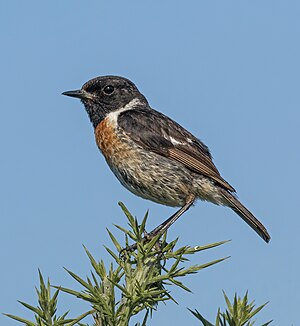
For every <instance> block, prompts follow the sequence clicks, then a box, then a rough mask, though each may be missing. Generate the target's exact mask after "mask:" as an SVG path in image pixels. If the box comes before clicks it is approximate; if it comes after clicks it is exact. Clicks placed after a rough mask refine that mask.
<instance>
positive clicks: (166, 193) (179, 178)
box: [62, 76, 270, 242]
mask: <svg viewBox="0 0 300 326" xmlns="http://www.w3.org/2000/svg"><path fill="white" fill-rule="evenodd" d="M62 94H63V95H67V96H71V97H76V98H79V99H81V101H82V103H83V104H84V106H85V109H86V111H87V113H88V116H89V118H90V120H91V122H92V124H93V126H94V131H95V138H96V142H97V145H98V147H99V149H100V150H101V152H102V154H103V155H104V157H105V159H106V162H107V163H108V165H109V167H110V168H111V170H112V172H113V173H114V174H115V176H116V177H117V178H118V179H119V181H120V182H121V184H122V185H123V186H124V187H125V188H127V189H128V190H130V191H131V192H133V193H134V194H136V195H137V196H140V197H142V198H145V199H149V200H152V201H154V202H157V203H160V204H164V205H167V206H173V207H181V208H180V209H179V210H178V211H177V212H176V213H175V214H173V215H172V216H171V217H170V218H168V219H167V220H166V221H165V222H163V223H162V224H160V225H159V226H158V227H157V228H155V229H154V230H153V231H152V232H151V233H149V234H148V236H149V235H150V236H154V235H157V234H158V233H160V234H162V233H164V232H165V231H166V230H167V229H168V228H169V227H170V226H171V225H172V224H173V223H174V222H175V221H176V220H177V219H178V218H179V217H180V216H181V215H182V214H183V213H184V212H185V211H187V210H188V209H189V208H190V207H191V206H192V205H193V203H194V202H195V201H196V200H197V199H201V200H204V201H210V202H212V203H214V204H216V205H223V206H228V207H230V208H231V209H232V210H233V211H234V212H236V213H237V214H238V215H239V216H240V217H241V218H242V219H243V220H244V221H245V222H246V223H247V224H248V225H249V226H251V228H252V229H253V230H254V231H255V232H256V233H258V235H259V236H260V237H262V238H263V239H264V240H265V241H266V242H269V240H270V235H269V234H268V232H267V230H266V228H265V227H264V226H263V225H262V223H260V221H258V220H257V219H256V217H255V216H254V215H253V214H252V213H251V212H250V211H249V210H248V209H247V208H246V207H245V206H244V205H243V204H242V203H241V202H240V201H239V200H238V199H237V197H236V196H235V189H234V188H233V187H232V186H231V185H230V184H229V183H228V182H227V181H225V180H224V179H223V178H222V177H221V175H220V173H219V171H218V170H217V168H216V166H215V165H214V163H213V161H212V156H211V154H210V151H209V149H208V147H207V146H206V145H204V144H203V143H202V142H201V141H200V140H199V139H197V138H196V137H195V136H193V135H192V134H191V133H190V132H189V131H187V130H186V129H184V128H183V127H182V126H180V125H179V124H178V123H176V122H175V121H173V120H172V119H170V118H168V117H167V116H165V115H164V114H162V113H160V112H158V111H155V110H154V109H152V108H151V107H150V106H149V104H148V101H147V100H146V98H145V96H144V95H142V94H141V93H140V92H139V90H138V89H137V87H136V86H135V84H134V83H133V82H131V81H130V80H128V79H126V78H123V77H118V76H103V77H97V78H94V79H91V80H89V81H88V82H87V83H85V84H84V85H83V86H82V88H81V89H79V90H74V91H67V92H64V93H62Z"/></svg>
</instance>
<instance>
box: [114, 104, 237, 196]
mask: <svg viewBox="0 0 300 326" xmlns="http://www.w3.org/2000/svg"><path fill="white" fill-rule="evenodd" d="M118 125H119V127H120V128H121V129H123V130H124V131H125V133H126V134H128V135H129V136H130V138H131V139H132V140H134V141H135V142H136V143H138V144H139V145H141V146H142V147H143V148H147V149H148V150H151V151H153V152H155V153H157V154H160V155H162V156H165V157H169V158H170V159H173V160H175V161H177V162H180V163H182V164H183V165H184V166H185V167H187V168H188V169H190V170H191V171H193V172H196V173H199V174H202V175H205V176H207V177H209V178H211V179H212V180H214V181H215V182H216V183H217V184H219V185H220V186H222V187H223V188H225V189H226V190H229V191H235V190H234V188H233V187H232V186H231V185H230V184H229V183H228V182H226V181H225V180H224V179H223V178H222V177H221V176H220V173H219V171H218V170H217V168H216V166H215V165H214V163H213V161H212V157H211V154H210V152H209V149H208V147H207V146H206V145H204V144H203V143H202V142H201V141H200V140H199V139H197V138H196V137H195V136H193V135H192V134H191V133H190V132H188V131H187V130H186V129H184V128H183V127H181V126H180V125H179V124H178V123H176V122H175V121H173V120H171V119H170V118H168V117H167V116H165V115H163V114H162V113H160V112H157V111H155V110H152V109H149V108H136V109H132V110H128V111H124V112H122V113H121V114H120V115H119V117H118Z"/></svg>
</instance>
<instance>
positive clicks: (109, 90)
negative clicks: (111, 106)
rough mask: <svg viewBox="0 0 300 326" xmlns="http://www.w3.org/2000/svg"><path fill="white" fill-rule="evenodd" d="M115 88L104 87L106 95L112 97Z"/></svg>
mask: <svg viewBox="0 0 300 326" xmlns="http://www.w3.org/2000/svg"><path fill="white" fill-rule="evenodd" d="M114 90H115V88H114V87H113V86H111V85H107V86H105V87H104V89H103V91H104V93H105V94H107V95H110V94H112V93H113V92H114Z"/></svg>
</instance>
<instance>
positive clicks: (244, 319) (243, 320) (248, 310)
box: [189, 291, 272, 326]
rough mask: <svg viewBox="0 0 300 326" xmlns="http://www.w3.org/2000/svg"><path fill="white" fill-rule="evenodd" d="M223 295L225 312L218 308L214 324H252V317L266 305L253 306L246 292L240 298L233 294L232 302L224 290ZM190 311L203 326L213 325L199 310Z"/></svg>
mask: <svg viewBox="0 0 300 326" xmlns="http://www.w3.org/2000/svg"><path fill="white" fill-rule="evenodd" d="M223 295H224V298H225V301H226V305H227V309H226V311H225V312H221V310H220V308H219V309H218V313H217V317H216V322H215V326H253V325H254V324H255V321H254V320H253V317H254V316H255V315H256V314H257V313H259V312H260V311H261V310H262V309H263V308H264V307H265V306H266V305H267V303H265V304H263V305H261V306H259V307H257V308H255V305H254V301H252V302H250V303H249V302H248V292H246V294H245V296H244V297H243V298H240V297H238V296H237V294H235V295H234V299H233V303H231V302H230V300H229V299H228V297H227V295H226V293H225V292H224V291H223ZM254 308H255V309H254ZM189 310H190V309H189ZM190 312H191V313H192V314H193V315H194V316H195V317H196V318H197V319H199V320H200V321H201V324H202V325H203V326H214V324H212V323H210V322H209V321H208V320H206V319H205V318H204V317H203V316H202V315H201V314H200V313H199V311H197V310H195V311H192V310H190ZM271 322H272V321H268V322H267V323H264V324H263V325H262V326H268V325H269V324H270V323H271Z"/></svg>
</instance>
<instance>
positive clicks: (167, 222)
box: [122, 196, 195, 251]
mask: <svg viewBox="0 0 300 326" xmlns="http://www.w3.org/2000/svg"><path fill="white" fill-rule="evenodd" d="M194 201H195V196H191V197H189V198H188V200H187V202H186V203H185V205H184V206H182V207H181V208H180V209H179V210H178V211H177V212H176V213H174V214H173V215H172V216H170V217H169V218H168V219H167V220H165V221H164V222H163V223H161V224H160V225H159V226H157V227H156V228H155V229H154V230H152V231H151V232H149V233H147V232H146V233H145V237H144V238H143V241H150V240H151V239H153V238H154V237H155V236H157V235H158V234H160V235H161V236H162V235H163V234H164V233H165V232H166V231H167V230H168V228H169V227H170V226H171V225H172V224H173V223H175V222H176V221H177V220H178V219H179V217H180V216H181V215H182V214H183V213H184V212H186V211H187V210H188V209H189V208H190V207H191V206H192V205H193V203H194ZM136 248H137V244H136V243H134V244H133V245H131V246H128V247H126V248H124V249H123V250H122V251H134V250H135V249H136Z"/></svg>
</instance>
